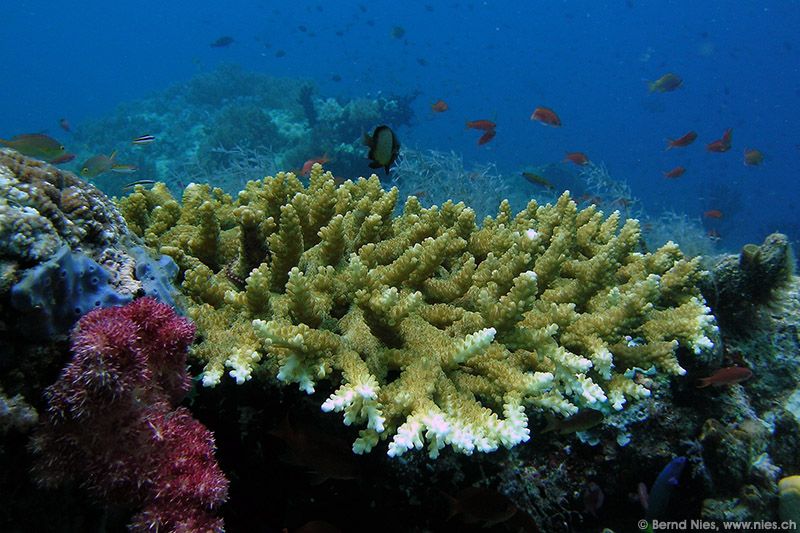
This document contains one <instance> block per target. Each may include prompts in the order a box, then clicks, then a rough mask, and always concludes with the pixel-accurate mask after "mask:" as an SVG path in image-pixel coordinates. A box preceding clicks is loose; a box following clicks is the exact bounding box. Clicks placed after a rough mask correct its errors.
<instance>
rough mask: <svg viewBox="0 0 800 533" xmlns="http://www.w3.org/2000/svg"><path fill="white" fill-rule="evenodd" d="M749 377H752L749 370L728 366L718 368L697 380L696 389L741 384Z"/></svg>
mask: <svg viewBox="0 0 800 533" xmlns="http://www.w3.org/2000/svg"><path fill="white" fill-rule="evenodd" d="M751 377H753V371H752V370H750V369H749V368H744V367H741V366H729V367H725V368H720V369H719V370H717V371H716V372H714V373H713V374H711V375H710V376H708V377H707V378H701V379H699V380H698V385H697V388H698V389H702V388H703V387H708V386H709V385H711V386H714V387H724V386H725V385H733V384H734V383H741V382H742V381H746V380H748V379H750V378H751Z"/></svg>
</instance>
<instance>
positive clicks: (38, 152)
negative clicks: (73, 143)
mask: <svg viewBox="0 0 800 533" xmlns="http://www.w3.org/2000/svg"><path fill="white" fill-rule="evenodd" d="M0 144H2V145H3V146H7V147H9V148H13V149H14V150H16V151H17V152H19V153H21V154H22V155H27V156H28V157H35V158H36V159H42V160H44V161H48V162H50V161H54V160H58V159H59V158H61V157H64V154H65V153H66V149H65V148H64V145H63V144H61V143H60V142H58V141H57V140H55V139H53V138H52V137H48V136H47V135H44V134H42V133H24V134H22V135H15V136H14V137H12V138H11V140H9V141H7V140H5V139H0Z"/></svg>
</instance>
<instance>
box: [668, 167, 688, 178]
mask: <svg viewBox="0 0 800 533" xmlns="http://www.w3.org/2000/svg"><path fill="white" fill-rule="evenodd" d="M684 172H686V169H685V168H684V167H675V168H673V169H672V170H670V171H669V172H664V177H665V178H671V179H675V178H680V177H681V176H683V173H684Z"/></svg>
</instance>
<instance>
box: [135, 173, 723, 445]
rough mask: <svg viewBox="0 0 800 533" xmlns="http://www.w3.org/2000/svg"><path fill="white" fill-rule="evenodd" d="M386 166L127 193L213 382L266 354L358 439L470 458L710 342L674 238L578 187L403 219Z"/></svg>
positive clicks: (239, 377)
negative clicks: (175, 285)
mask: <svg viewBox="0 0 800 533" xmlns="http://www.w3.org/2000/svg"><path fill="white" fill-rule="evenodd" d="M397 196H398V193H397V190H396V189H392V190H390V191H385V190H384V189H383V188H382V187H381V184H380V182H379V180H378V178H377V177H376V176H374V175H373V176H372V177H371V178H369V179H360V180H358V181H357V182H352V181H347V182H345V183H344V184H343V185H341V186H339V187H336V186H335V182H334V179H333V176H332V175H331V174H330V173H323V172H322V168H321V167H320V166H319V165H315V166H314V168H313V170H312V172H311V176H310V182H309V185H308V186H307V187H306V186H304V185H303V184H302V183H301V182H300V180H298V179H297V178H296V177H295V176H294V174H291V173H278V174H277V175H276V176H274V177H267V178H264V179H263V180H260V181H251V182H249V183H248V184H247V186H246V187H245V189H244V190H242V191H241V192H240V193H239V194H238V197H237V198H236V199H235V200H234V199H233V198H232V197H230V196H228V195H227V194H225V193H224V192H223V191H221V190H220V189H212V188H211V187H210V186H206V185H196V184H192V185H189V186H188V187H187V188H186V189H185V190H184V193H183V198H182V203H181V204H179V203H178V202H176V201H175V200H174V199H173V198H172V197H171V195H170V194H169V191H168V190H167V189H166V187H164V186H156V187H154V188H153V189H152V190H145V189H143V188H141V187H138V188H137V190H136V191H135V192H134V193H133V194H132V195H130V196H129V197H127V198H124V199H123V200H122V201H121V202H120V209H121V211H122V213H123V214H124V216H125V217H126V219H127V220H128V223H129V225H130V227H131V228H132V230H133V231H135V232H136V233H137V234H138V235H139V236H141V237H142V238H144V240H145V242H146V243H147V244H148V245H149V246H151V247H153V248H155V249H157V250H158V251H159V252H160V253H163V254H167V255H170V256H172V257H173V259H174V260H175V261H176V263H177V264H178V266H179V267H180V270H181V273H180V277H181V280H182V289H183V292H184V293H185V294H186V295H188V296H189V298H190V299H191V304H190V307H189V310H188V313H189V315H190V316H191V317H192V318H194V319H195V320H196V321H197V324H198V327H199V329H200V331H201V332H202V334H203V338H204V340H203V341H202V342H201V343H200V344H199V345H197V346H196V347H195V349H194V350H193V353H194V357H195V358H197V359H198V360H200V361H201V362H202V363H203V364H204V365H205V371H204V377H203V382H204V383H205V384H206V385H214V384H216V383H218V382H219V380H220V379H221V378H222V375H223V373H224V372H225V371H226V369H227V371H228V374H229V375H230V376H231V377H233V378H234V379H236V381H237V382H240V383H243V382H245V381H247V380H248V379H250V378H251V377H252V374H253V371H254V369H256V368H257V367H258V366H259V365H261V367H263V368H265V369H267V370H269V371H270V372H272V373H273V374H274V375H276V376H277V378H278V379H279V380H280V381H283V382H285V383H296V384H297V385H298V386H299V387H300V389H301V390H304V391H306V392H307V393H312V392H314V390H315V388H316V387H317V385H318V383H319V382H320V381H322V380H329V381H331V382H332V383H333V384H334V385H338V389H336V391H335V392H334V393H333V394H331V395H330V396H329V398H328V399H327V400H325V401H324V402H323V404H322V408H323V410H325V411H337V412H343V413H344V421H345V424H347V425H351V424H356V425H358V426H362V429H361V431H360V433H359V437H358V438H357V440H356V441H355V443H354V445H353V449H354V451H356V452H359V453H361V452H366V451H369V450H371V449H372V448H373V447H375V445H376V444H377V443H378V442H379V441H381V440H387V439H391V442H390V443H389V447H388V450H389V454H390V455H395V456H396V455H401V454H403V453H405V452H406V451H407V450H409V449H412V448H422V447H423V445H424V444H425V443H427V447H428V453H429V455H430V456H432V457H436V456H437V455H438V454H439V452H440V450H441V449H442V448H443V447H444V446H446V445H449V446H451V447H452V448H453V449H454V450H456V451H458V452H462V453H466V454H470V453H472V452H473V451H475V450H478V451H491V450H495V449H497V448H498V447H500V446H505V447H511V446H513V445H515V444H517V443H519V442H522V441H526V440H528V438H529V430H528V427H527V426H528V413H529V412H530V411H527V409H528V408H534V409H536V410H541V411H545V412H552V413H556V414H559V415H562V416H568V415H571V414H574V413H576V412H577V411H578V410H579V409H580V408H582V407H591V408H593V409H598V410H602V411H604V412H606V413H611V412H613V411H615V410H620V409H622V408H623V405H624V404H625V403H626V402H627V401H628V400H631V399H638V398H643V397H646V396H648V395H649V391H648V390H647V388H645V387H644V386H642V385H641V384H640V383H638V382H637V381H636V380H635V372H634V373H633V374H631V373H626V371H627V370H629V369H632V368H634V367H639V368H649V367H655V368H656V369H657V370H658V371H659V372H662V373H664V374H671V375H681V374H683V373H684V372H685V371H684V370H683V368H682V367H681V365H680V364H679V363H678V359H677V358H676V350H679V349H682V348H683V349H688V350H692V351H695V352H696V353H699V352H700V351H702V350H703V349H704V348H708V347H710V346H711V344H712V342H711V341H710V339H709V335H710V334H711V333H712V332H713V331H714V330H715V329H716V326H715V325H714V320H713V317H712V316H711V315H710V314H709V309H708V308H707V307H706V306H705V303H704V301H703V298H702V296H701V295H700V293H699V291H698V290H697V288H696V284H697V282H698V280H699V278H700V277H701V271H700V270H699V268H698V263H697V261H696V260H691V261H689V260H686V259H685V258H684V257H683V255H682V254H681V252H680V250H679V249H678V247H677V246H676V245H674V244H672V243H667V244H666V245H664V246H662V247H661V248H660V249H658V250H657V251H655V252H654V253H652V254H649V253H642V252H640V231H639V226H638V223H637V222H636V221H635V220H633V219H631V220H628V221H626V222H625V223H624V225H622V226H621V227H620V215H619V214H618V213H613V214H611V215H610V216H609V217H607V218H606V217H604V215H603V213H602V212H599V211H598V210H597V209H596V208H594V207H589V208H587V209H584V210H581V211H579V210H578V209H577V207H576V204H575V202H574V201H572V200H571V199H570V197H569V195H568V194H567V193H565V194H564V195H562V196H561V197H560V198H559V199H558V201H557V202H556V203H555V204H554V205H550V204H548V205H543V206H540V205H537V204H536V202H531V203H529V204H528V206H527V207H526V208H525V209H524V210H522V211H521V212H519V213H517V214H514V213H512V212H511V208H510V206H509V204H508V203H507V202H503V203H502V204H501V205H500V208H499V212H498V214H497V215H496V216H495V217H493V218H492V217H487V218H486V219H485V220H484V221H483V223H482V224H481V225H480V226H479V225H478V224H477V223H476V220H475V218H476V217H475V213H474V211H473V210H471V209H470V208H468V207H466V206H465V205H464V204H462V203H459V204H454V203H453V202H445V203H444V204H442V206H441V207H439V206H432V207H431V208H429V209H425V208H423V207H422V206H421V205H420V203H419V201H418V200H417V199H416V198H415V197H409V199H408V200H407V201H406V202H405V206H404V208H403V212H402V214H401V215H399V216H396V217H394V216H392V213H393V211H394V208H395V204H396V202H397Z"/></svg>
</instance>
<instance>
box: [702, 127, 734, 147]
mask: <svg viewBox="0 0 800 533" xmlns="http://www.w3.org/2000/svg"><path fill="white" fill-rule="evenodd" d="M732 142H733V129H731V128H728V129H727V130H725V133H723V134H722V138H721V139H717V140H716V141H712V142H710V143H708V144H707V145H706V150H708V151H709V152H727V151H728V150H730V149H731V143H732Z"/></svg>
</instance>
